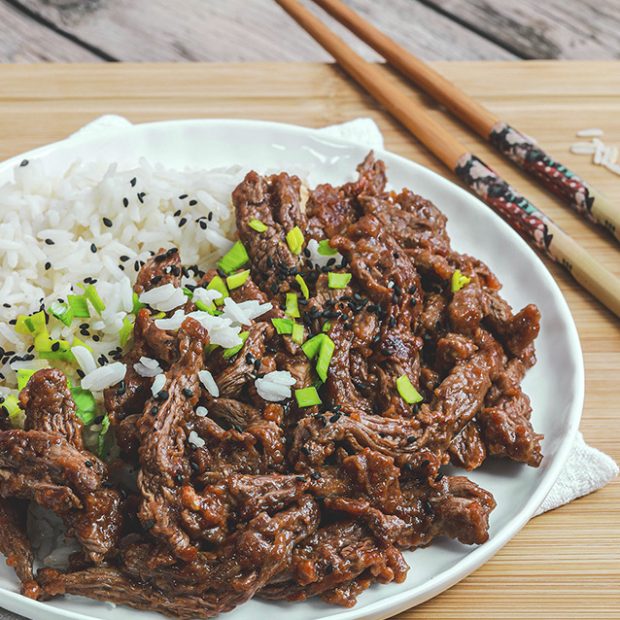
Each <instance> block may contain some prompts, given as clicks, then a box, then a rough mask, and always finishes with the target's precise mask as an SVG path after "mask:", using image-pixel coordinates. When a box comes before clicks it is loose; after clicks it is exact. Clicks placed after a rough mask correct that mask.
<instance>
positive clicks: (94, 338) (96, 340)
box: [93, 334, 101, 342]
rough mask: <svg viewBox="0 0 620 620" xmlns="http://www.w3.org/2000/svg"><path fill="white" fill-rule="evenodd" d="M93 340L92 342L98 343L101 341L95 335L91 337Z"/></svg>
mask: <svg viewBox="0 0 620 620" xmlns="http://www.w3.org/2000/svg"><path fill="white" fill-rule="evenodd" d="M93 340H94V341H95V342H99V341H100V340H101V338H99V336H97V334H94V335H93Z"/></svg>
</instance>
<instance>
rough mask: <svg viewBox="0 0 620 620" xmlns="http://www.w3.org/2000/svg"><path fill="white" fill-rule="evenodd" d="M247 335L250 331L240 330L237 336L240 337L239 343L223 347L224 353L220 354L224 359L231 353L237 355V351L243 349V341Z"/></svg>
mask: <svg viewBox="0 0 620 620" xmlns="http://www.w3.org/2000/svg"><path fill="white" fill-rule="evenodd" d="M249 335H250V332H241V333H240V334H239V338H241V344H238V345H237V346H235V347H230V348H229V349H224V353H223V354H222V356H223V357H224V359H225V360H229V359H230V358H231V357H232V356H233V355H237V353H239V351H241V349H243V345H244V344H245V341H246V340H247V339H248V336H249Z"/></svg>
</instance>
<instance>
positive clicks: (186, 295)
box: [182, 286, 194, 299]
mask: <svg viewBox="0 0 620 620" xmlns="http://www.w3.org/2000/svg"><path fill="white" fill-rule="evenodd" d="M182 290H183V295H185V297H189V298H190V299H191V298H192V297H193V296H194V292H193V291H190V290H189V289H188V288H187V286H184V287H183V289H182Z"/></svg>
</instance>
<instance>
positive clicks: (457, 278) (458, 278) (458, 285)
mask: <svg viewBox="0 0 620 620" xmlns="http://www.w3.org/2000/svg"><path fill="white" fill-rule="evenodd" d="M470 282H471V278H469V277H468V276H464V275H463V274H462V273H461V270H460V269H455V270H454V273H453V274H452V281H451V282H450V289H451V291H452V292H453V293H456V292H457V291H460V290H461V289H462V288H463V287H464V286H465V285H466V284H469V283H470Z"/></svg>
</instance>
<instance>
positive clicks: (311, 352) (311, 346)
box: [301, 334, 327, 360]
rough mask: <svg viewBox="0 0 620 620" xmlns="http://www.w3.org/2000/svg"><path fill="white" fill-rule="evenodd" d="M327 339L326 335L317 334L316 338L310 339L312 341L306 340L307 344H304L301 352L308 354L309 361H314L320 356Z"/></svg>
mask: <svg viewBox="0 0 620 620" xmlns="http://www.w3.org/2000/svg"><path fill="white" fill-rule="evenodd" d="M325 338H327V336H326V335H325V334H317V335H316V336H313V337H312V338H310V340H306V342H304V344H303V345H302V347H301V350H302V351H303V352H304V353H305V354H306V357H307V358H308V359H309V360H313V359H314V358H315V357H316V356H317V355H318V353H319V350H320V349H321V345H322V344H323V340H325Z"/></svg>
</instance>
